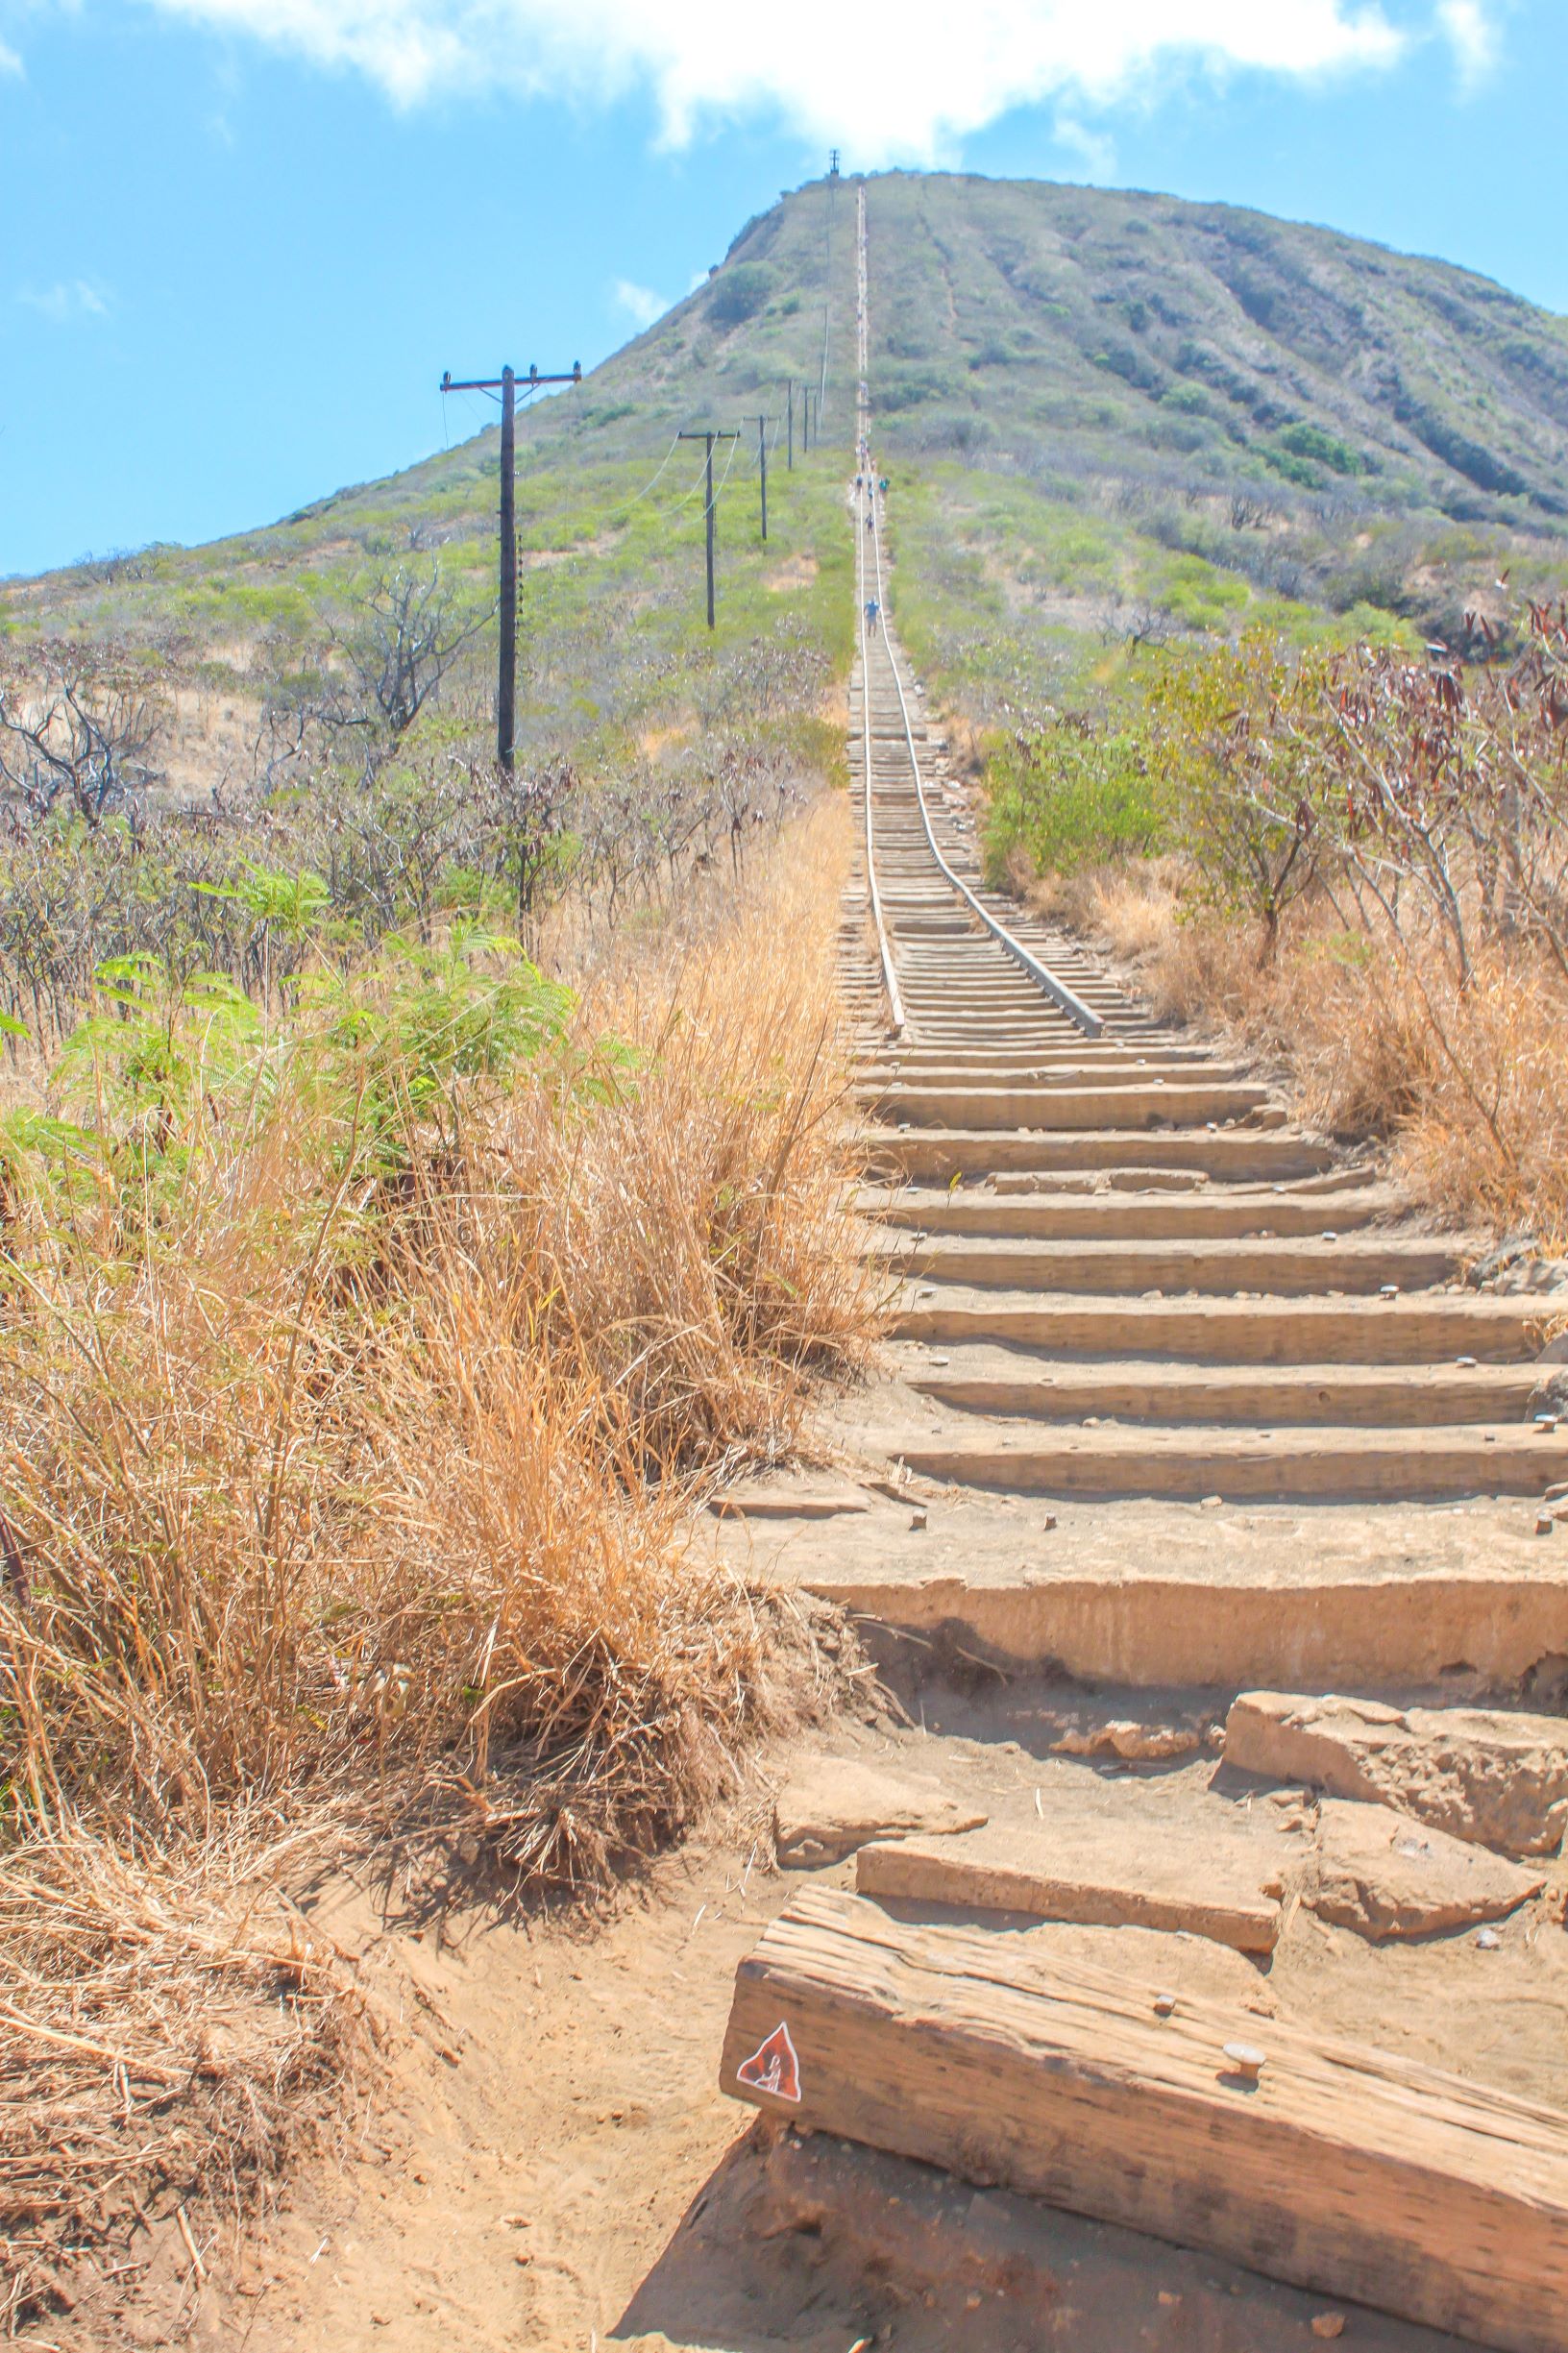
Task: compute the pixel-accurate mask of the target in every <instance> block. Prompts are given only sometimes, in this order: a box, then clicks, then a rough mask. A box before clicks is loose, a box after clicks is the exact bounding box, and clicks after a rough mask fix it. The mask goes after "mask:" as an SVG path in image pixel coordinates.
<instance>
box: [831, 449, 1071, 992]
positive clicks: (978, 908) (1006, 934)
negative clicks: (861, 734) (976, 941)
mask: <svg viewBox="0 0 1568 2353" xmlns="http://www.w3.org/2000/svg"><path fill="white" fill-rule="evenodd" d="M871 481H872V483H873V485H874V482H875V475H874V473H873V475H872V476H871ZM870 496H871V526H872V527H871V546H872V549H873V551H874V552H875V555H876V608H877V619H878V622H879V624H880V625H881V630H882V642H883V644H884V646H885V647H886V648H887V653H888V665H889V667H890V669H891V670H892V672H893V683H894V686H895V687H896V688H897V690H898V708H899V711H900V713H901V714H902V716H903V722H904V742H905V743H906V744H907V746H908V747H909V767H910V773H911V774H912V775H913V777H914V779H915V794H916V797H917V799H918V800H919V807H920V822H921V824H922V825H923V826H924V827H925V838H926V841H927V843H928V844H929V845H930V849H931V855H932V857H933V858H935V860H936V862H937V864H938V866H939V867H940V868H941V869H942V871H943V874H945V875H946V877H947V880H948V881H949V882H950V883H951V884H952V886H953V889H954V890H955V891H956V892H957V893H958V895H959V896H960V897H961V898H963V899H967V900H968V904H969V906H970V907H971V908H972V909H973V910H974V912H975V914H976V915H977V916H978V917H979V918H980V920H981V922H982V923H984V925H985V927H986V929H987V930H988V931H989V932H990V933H991V934H992V938H993V939H996V940H998V941H1000V943H1001V944H1002V946H1003V947H1005V948H1006V949H1007V951H1008V954H1009V955H1010V956H1013V957H1015V958H1016V959H1017V962H1018V963H1019V964H1020V965H1021V966H1022V967H1023V968H1024V970H1025V971H1026V972H1027V973H1028V975H1029V977H1030V979H1031V980H1033V981H1035V982H1037V983H1038V985H1039V986H1040V987H1041V989H1043V990H1044V992H1045V994H1046V995H1047V996H1048V997H1049V998H1050V999H1051V1002H1052V1003H1053V1004H1054V1005H1057V1006H1059V1007H1060V1008H1061V1010H1062V1012H1063V1013H1065V1014H1066V1016H1067V1017H1068V1018H1069V1019H1070V1020H1073V1021H1076V1022H1077V1024H1078V1026H1079V1028H1080V1029H1081V1030H1082V1031H1083V1032H1084V1035H1085V1036H1086V1037H1087V1038H1098V1037H1100V1036H1101V1035H1102V1034H1103V1032H1104V1029H1105V1023H1104V1021H1103V1020H1102V1019H1101V1018H1100V1016H1099V1015H1098V1014H1097V1013H1095V1012H1094V1011H1093V1009H1092V1008H1091V1007H1090V1006H1088V1005H1086V1004H1085V1003H1084V1001H1083V998H1082V997H1080V996H1075V995H1074V994H1073V993H1072V991H1071V990H1070V989H1069V988H1068V987H1067V984H1066V981H1065V980H1059V979H1058V978H1057V976H1056V974H1055V973H1054V972H1053V971H1052V970H1051V968H1050V966H1049V965H1046V964H1041V961H1040V958H1039V957H1038V956H1035V955H1032V954H1031V953H1030V951H1029V949H1028V948H1026V947H1025V946H1024V944H1023V943H1022V941H1021V940H1015V938H1014V937H1013V934H1012V933H1011V932H1010V931H1009V930H1008V929H1007V927H1006V925H1005V924H1003V923H999V922H998V921H997V920H996V918H995V917H994V916H993V915H992V912H991V910H990V908H989V907H984V906H982V905H981V903H980V901H979V899H978V898H976V896H975V895H974V893H973V892H972V891H971V890H970V889H969V886H968V883H967V882H966V881H965V880H964V877H963V876H962V874H955V873H954V871H953V870H952V868H951V867H950V866H949V865H948V863H947V861H946V859H945V858H944V857H943V854H942V851H941V850H940V849H939V848H938V846H937V837H936V835H935V834H934V833H933V832H932V830H931V812H930V810H929V808H928V807H927V806H926V799H925V785H924V782H923V781H922V779H921V776H920V763H919V758H918V757H917V755H916V751H915V731H914V729H913V728H912V727H911V725H910V723H909V703H908V701H907V699H906V698H905V695H904V682H903V680H902V678H900V676H899V675H898V663H897V659H896V657H895V655H894V650H893V640H892V638H891V637H890V636H889V635H888V616H887V609H886V607H885V605H884V603H883V598H882V527H881V524H880V522H879V521H878V520H877V514H876V492H875V489H874V487H873V488H872V490H871V494H870ZM860 611H861V637H862V655H861V666H862V671H863V673H864V672H865V667H866V663H865V651H864V640H865V628H866V606H865V602H864V600H863V601H862V603H861V608H860ZM867 707H868V709H870V681H869V678H868V685H867ZM866 749H867V760H868V763H869V762H870V723H869V722H868V733H867V747H866ZM869 776H870V768H869V767H868V779H869ZM867 794H868V803H867V805H868V808H869V807H870V782H869V781H868V785H867Z"/></svg>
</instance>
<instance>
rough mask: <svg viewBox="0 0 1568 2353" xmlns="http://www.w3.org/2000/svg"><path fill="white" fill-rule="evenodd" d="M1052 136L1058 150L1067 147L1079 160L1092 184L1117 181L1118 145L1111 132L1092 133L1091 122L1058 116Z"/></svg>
mask: <svg viewBox="0 0 1568 2353" xmlns="http://www.w3.org/2000/svg"><path fill="white" fill-rule="evenodd" d="M1051 136H1052V137H1053V138H1054V139H1055V141H1056V143H1057V145H1058V147H1064V148H1066V152H1067V154H1068V155H1069V156H1073V157H1076V159H1077V160H1078V162H1079V164H1080V165H1081V166H1082V168H1083V174H1084V178H1085V179H1086V180H1089V181H1104V180H1111V179H1114V178H1115V169H1116V144H1115V139H1113V138H1112V136H1111V135H1110V133H1109V132H1106V131H1091V130H1090V126H1089V124H1088V123H1083V122H1080V121H1079V120H1078V117H1077V116H1076V115H1075V114H1059V115H1058V116H1057V118H1056V120H1055V122H1054V123H1053V124H1052V125H1051Z"/></svg>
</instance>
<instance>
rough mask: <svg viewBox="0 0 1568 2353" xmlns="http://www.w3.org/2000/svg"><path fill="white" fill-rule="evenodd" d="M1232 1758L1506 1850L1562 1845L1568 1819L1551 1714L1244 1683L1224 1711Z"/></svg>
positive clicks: (1565, 1768)
mask: <svg viewBox="0 0 1568 2353" xmlns="http://www.w3.org/2000/svg"><path fill="white" fill-rule="evenodd" d="M1225 1759H1226V1762H1227V1764H1231V1765H1236V1766H1238V1767H1239V1768H1240V1770H1241V1771H1242V1772H1243V1773H1256V1774H1260V1775H1262V1776H1263V1777H1265V1778H1266V1779H1268V1780H1271V1781H1293V1782H1298V1783H1299V1782H1307V1783H1310V1784H1313V1785H1315V1786H1316V1787H1317V1788H1319V1789H1324V1790H1327V1791H1328V1793H1329V1794H1330V1796H1331V1797H1335V1798H1358V1799H1361V1800H1363V1801H1366V1802H1370V1803H1373V1804H1388V1805H1392V1806H1395V1807H1396V1808H1398V1809H1399V1810H1400V1811H1402V1812H1404V1813H1408V1814H1414V1815H1415V1816H1416V1817H1417V1818H1418V1819H1419V1820H1420V1821H1422V1822H1426V1823H1430V1824H1431V1825H1432V1826H1433V1828H1435V1829H1439V1830H1447V1831H1448V1832H1449V1833H1450V1835H1451V1836H1453V1837H1455V1838H1464V1839H1469V1840H1472V1841H1473V1842H1474V1843H1476V1844H1477V1845H1479V1846H1483V1847H1495V1848H1498V1849H1500V1850H1501V1851H1503V1852H1505V1853H1507V1854H1553V1853H1556V1850H1557V1849H1558V1848H1559V1847H1560V1845H1561V1844H1562V1837H1563V1832H1564V1830H1565V1829H1568V1724H1565V1723H1563V1722H1562V1721H1561V1720H1560V1719H1559V1718H1556V1717H1553V1716H1531V1715H1524V1714H1513V1713H1510V1712H1508V1711H1506V1710H1503V1709H1494V1708H1484V1707H1442V1708H1429V1707H1411V1708H1407V1709H1401V1708H1397V1707H1389V1706H1385V1705H1384V1703H1382V1702H1381V1701H1378V1700H1356V1699H1346V1698H1342V1697H1339V1696H1337V1695H1335V1694H1329V1695H1327V1696H1325V1697H1323V1698H1321V1699H1314V1698H1311V1697H1309V1696H1306V1695H1303V1694H1302V1693H1299V1692H1283V1691H1244V1692H1242V1693H1241V1695H1240V1697H1239V1698H1238V1699H1237V1700H1236V1701H1235V1702H1234V1703H1233V1704H1232V1707H1231V1711H1230V1713H1229V1715H1228V1716H1227V1717H1226V1720H1225Z"/></svg>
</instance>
